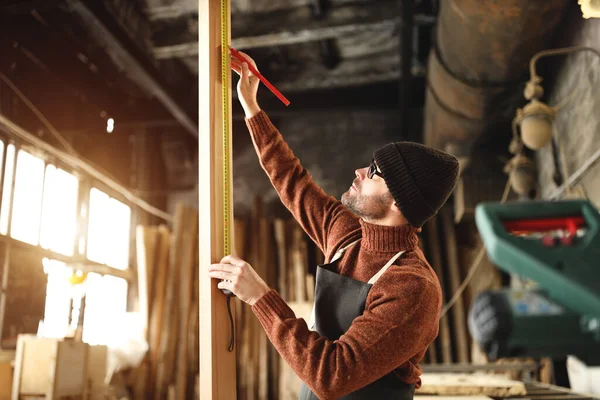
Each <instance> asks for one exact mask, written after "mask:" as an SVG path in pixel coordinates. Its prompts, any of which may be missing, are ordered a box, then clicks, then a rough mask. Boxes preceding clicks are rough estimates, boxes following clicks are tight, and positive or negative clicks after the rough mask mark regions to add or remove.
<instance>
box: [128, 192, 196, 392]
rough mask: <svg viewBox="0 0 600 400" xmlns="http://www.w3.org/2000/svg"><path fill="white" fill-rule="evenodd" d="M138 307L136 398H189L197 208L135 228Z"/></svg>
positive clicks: (193, 354) (193, 358) (179, 207)
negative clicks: (167, 222) (143, 333)
mask: <svg viewBox="0 0 600 400" xmlns="http://www.w3.org/2000/svg"><path fill="white" fill-rule="evenodd" d="M136 235H137V240H136V245H137V267H138V291H139V301H140V304H139V308H140V313H141V314H142V316H145V321H146V327H147V341H148V345H149V350H148V353H147V355H146V357H145V359H144V361H143V364H142V366H141V367H140V368H138V370H137V371H136V379H135V382H136V383H135V398H154V399H157V400H158V399H166V398H169V397H170V398H182V399H183V398H190V397H191V395H192V393H193V388H194V382H195V377H196V376H197V374H198V364H199V361H198V338H199V336H198V335H199V332H198V320H199V317H198V298H199V296H198V212H197V211H196V210H195V209H192V208H189V207H185V206H183V205H181V204H179V205H177V207H176V211H175V218H174V221H173V227H172V232H171V231H170V230H169V228H168V227H167V226H164V225H161V226H156V227H154V226H139V227H137V231H136Z"/></svg>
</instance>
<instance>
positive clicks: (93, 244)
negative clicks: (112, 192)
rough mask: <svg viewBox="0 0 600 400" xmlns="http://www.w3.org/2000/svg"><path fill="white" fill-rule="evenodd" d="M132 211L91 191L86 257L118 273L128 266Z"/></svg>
mask: <svg viewBox="0 0 600 400" xmlns="http://www.w3.org/2000/svg"><path fill="white" fill-rule="evenodd" d="M130 224H131V208H130V207H129V206H127V205H125V204H123V203H121V202H120V201H118V200H115V199H113V198H110V197H109V196H108V195H107V194H106V193H104V192H102V191H100V190H98V189H95V188H93V189H92V190H91V191H90V208H89V222H88V243H87V257H88V259H90V260H91V261H95V262H99V263H103V264H107V265H109V266H111V267H114V268H118V269H127V267H128V265H129V232H130Z"/></svg>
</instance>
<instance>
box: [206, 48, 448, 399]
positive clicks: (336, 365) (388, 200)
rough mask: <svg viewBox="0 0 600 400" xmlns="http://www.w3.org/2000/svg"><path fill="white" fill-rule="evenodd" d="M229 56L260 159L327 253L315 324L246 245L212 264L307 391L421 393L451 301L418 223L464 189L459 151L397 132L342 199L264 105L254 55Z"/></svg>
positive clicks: (304, 394)
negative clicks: (424, 248) (267, 278)
mask: <svg viewBox="0 0 600 400" xmlns="http://www.w3.org/2000/svg"><path fill="white" fill-rule="evenodd" d="M244 56H245V57H246V58H247V59H248V60H249V62H252V63H254V62H253V61H252V59H250V58H249V57H248V56H247V55H244ZM231 63H232V69H234V70H235V71H236V72H237V73H238V74H240V81H239V83H238V87H237V90H238V94H239V99H240V102H241V104H242V106H243V108H244V111H245V114H246V122H247V125H248V128H249V130H250V133H251V135H252V139H253V143H254V146H255V148H256V151H257V154H258V156H259V158H260V163H261V165H262V167H263V169H264V170H265V172H266V173H267V174H268V175H269V178H270V179H271V182H272V183H273V186H274V187H275V189H276V190H277V192H278V193H279V196H280V198H281V201H282V202H283V203H284V204H285V206H286V207H288V209H289V210H290V211H291V212H292V214H293V215H294V217H295V218H296V219H297V220H298V222H299V223H300V224H301V225H302V227H303V228H304V230H305V231H306V232H307V234H308V235H309V236H310V237H311V238H312V240H314V241H315V243H316V244H317V245H318V246H319V248H320V249H321V250H322V251H323V253H324V254H325V256H326V259H327V260H328V262H329V263H328V264H326V265H324V266H319V268H318V269H317V277H316V286H315V307H314V312H313V313H314V318H311V322H310V326H308V325H307V324H306V322H305V321H304V320H303V319H298V318H296V316H295V315H294V313H293V311H292V310H291V309H290V308H289V307H288V305H287V304H286V303H285V301H284V300H283V299H282V298H281V297H280V296H279V294H278V293H277V292H276V291H274V290H271V289H270V288H269V287H268V286H267V285H266V284H265V282H264V281H263V280H262V279H261V278H260V277H259V276H258V275H257V274H256V272H255V271H254V270H253V269H252V267H251V266H250V265H248V264H247V263H246V262H245V261H243V260H241V259H239V258H237V257H233V256H227V257H225V258H223V260H221V263H219V264H214V265H212V266H211V267H210V271H209V276H210V277H212V278H216V279H222V280H223V281H222V282H220V283H219V285H218V286H219V288H221V289H228V290H230V291H232V292H233V293H234V294H236V295H237V296H238V297H239V298H240V299H241V300H242V301H245V302H246V303H248V304H249V305H251V306H252V310H253V312H254V313H255V315H256V317H257V318H258V319H259V321H260V323H261V324H262V326H263V328H264V329H265V332H266V333H267V336H268V337H269V339H270V340H271V342H272V343H273V345H274V346H275V348H276V349H277V351H278V352H279V354H281V356H282V357H283V359H284V360H285V361H286V362H287V363H288V364H289V365H290V366H291V367H292V369H293V370H294V372H295V373H296V374H297V375H298V377H300V379H302V381H303V382H304V385H303V386H302V387H301V390H300V399H301V400H309V399H317V398H319V399H323V400H327V399H338V398H343V399H352V400H356V399H369V400H374V399H402V400H404V399H412V398H413V394H414V389H415V387H419V386H420V384H421V381H420V373H421V370H420V368H419V362H420V360H421V359H422V358H423V356H424V354H425V351H426V350H427V347H428V346H429V345H430V344H431V343H432V342H433V340H434V339H435V338H436V336H437V334H438V319H439V314H440V309H441V302H442V300H441V299H442V296H441V287H440V284H439V281H438V279H437V276H436V274H435V272H434V271H433V270H432V268H431V267H430V266H429V264H428V263H427V261H426V260H425V257H424V255H423V253H422V252H421V250H420V249H419V248H418V246H417V244H418V238H417V233H418V232H420V231H421V226H422V225H423V224H424V223H425V221H427V220H428V219H429V218H430V217H432V216H433V215H435V213H436V212H437V211H438V210H439V209H440V208H441V207H442V205H443V204H444V203H445V202H446V200H447V199H448V197H449V196H450V194H451V192H452V190H453V189H454V187H455V185H456V181H457V176H458V162H457V160H456V159H455V158H454V157H452V156H451V155H449V154H446V153H444V152H441V151H438V150H435V149H432V148H429V147H426V146H423V145H419V144H416V143H408V142H398V143H390V144H388V145H386V146H384V147H382V148H380V149H378V150H376V151H375V152H374V153H373V161H372V162H371V165H370V166H369V167H366V168H361V169H357V170H356V171H355V174H356V178H355V179H354V181H353V182H352V186H351V187H350V189H349V190H348V191H347V192H346V193H344V195H343V196H342V199H341V202H340V201H338V200H336V199H335V198H333V197H330V196H328V195H326V194H325V193H324V192H323V190H322V189H321V188H320V187H318V186H317V185H316V184H315V183H314V182H313V180H312V178H311V176H310V175H309V173H308V172H307V171H306V170H305V169H304V168H303V167H302V166H301V164H300V162H299V160H298V159H297V158H296V157H295V156H294V154H293V153H292V151H291V150H290V149H289V147H288V146H287V144H286V143H285V141H284V140H283V138H282V136H281V134H280V133H279V131H278V130H277V129H276V128H275V127H274V126H273V125H272V124H271V122H270V120H269V118H268V117H267V115H266V114H265V113H264V112H263V111H261V109H260V107H259V106H258V103H257V100H256V94H257V91H258V85H259V80H258V78H257V77H255V76H253V75H252V74H251V73H250V72H249V69H248V66H247V64H246V63H240V62H239V61H237V60H231Z"/></svg>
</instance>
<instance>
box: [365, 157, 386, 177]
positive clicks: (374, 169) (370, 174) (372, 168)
mask: <svg viewBox="0 0 600 400" xmlns="http://www.w3.org/2000/svg"><path fill="white" fill-rule="evenodd" d="M373 175H379V176H380V177H382V178H383V175H382V174H381V171H380V170H379V168H377V165H376V164H375V159H372V160H371V164H369V170H368V171H367V178H369V179H373Z"/></svg>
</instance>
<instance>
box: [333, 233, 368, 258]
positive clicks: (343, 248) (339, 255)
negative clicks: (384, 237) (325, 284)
mask: <svg viewBox="0 0 600 400" xmlns="http://www.w3.org/2000/svg"><path fill="white" fill-rule="evenodd" d="M361 239H362V238H361ZM361 239H358V240H355V241H354V242H352V243H350V244H348V245H346V246H344V247H342V248H341V249H339V250H338V251H337V252H336V253H335V254H334V256H333V258H332V259H331V261H329V263H330V264H331V263H332V262H334V261H337V260H338V259H339V258H340V257H341V256H342V255H344V252H345V251H346V249H349V248H350V247H352V246H354V245H355V244H356V243H358V242H360V241H361Z"/></svg>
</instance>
